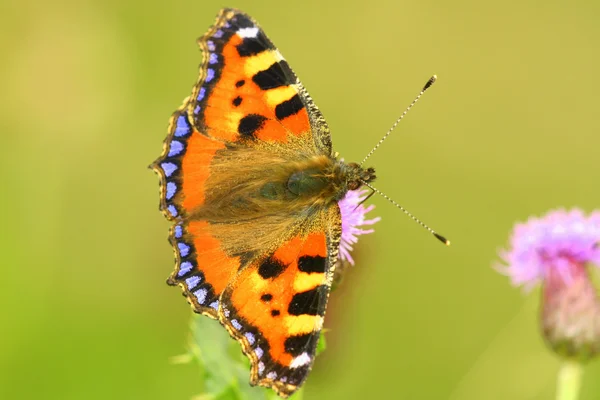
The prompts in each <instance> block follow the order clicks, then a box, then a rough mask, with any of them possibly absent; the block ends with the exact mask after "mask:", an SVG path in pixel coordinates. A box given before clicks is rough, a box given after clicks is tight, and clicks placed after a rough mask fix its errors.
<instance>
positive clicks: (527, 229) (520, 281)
mask: <svg viewBox="0 0 600 400" xmlns="http://www.w3.org/2000/svg"><path fill="white" fill-rule="evenodd" d="M500 257H501V258H502V259H503V261H504V262H505V263H506V264H508V265H507V266H504V267H502V266H500V267H499V269H500V270H501V271H502V272H504V273H505V274H506V275H508V276H509V277H510V278H511V281H512V283H513V284H514V285H515V286H521V285H523V286H525V287H526V288H531V287H533V286H535V284H537V283H538V282H541V281H543V280H544V279H545V278H547V277H548V275H549V274H550V273H551V272H552V273H555V274H557V275H558V276H560V277H561V278H562V279H563V280H564V281H565V282H566V283H569V282H570V280H571V279H572V278H573V277H572V276H571V268H570V267H571V265H572V264H573V263H577V264H586V263H591V264H595V265H596V266H600V212H598V211H597V212H594V213H592V214H591V215H589V216H585V215H584V213H583V212H582V211H581V210H578V209H573V210H571V211H569V212H567V211H565V210H556V211H551V212H549V213H548V214H546V215H545V216H544V217H542V218H535V217H532V218H530V219H529V220H528V221H527V222H525V223H519V224H517V225H516V226H515V228H514V230H513V233H512V236H511V238H510V247H509V249H507V250H502V251H501V252H500Z"/></svg>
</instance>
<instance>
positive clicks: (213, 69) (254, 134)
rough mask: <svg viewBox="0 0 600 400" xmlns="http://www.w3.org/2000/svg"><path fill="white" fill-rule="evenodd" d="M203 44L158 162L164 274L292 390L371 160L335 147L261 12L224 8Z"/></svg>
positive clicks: (265, 380)
mask: <svg viewBox="0 0 600 400" xmlns="http://www.w3.org/2000/svg"><path fill="white" fill-rule="evenodd" d="M198 43H199V46H200V48H201V50H202V54H203V59H202V64H201V67H200V77H199V79H198V82H197V84H196V85H195V86H194V88H193V91H192V95H191V96H190V97H188V98H186V99H185V100H184V101H183V105H182V106H181V107H180V108H179V109H178V110H177V111H176V112H175V113H174V114H173V116H172V117H171V121H170V125H169V133H168V136H167V138H166V140H165V142H164V147H163V153H162V155H161V156H160V157H159V158H158V159H157V160H156V161H155V162H154V163H153V165H152V167H153V168H154V170H155V171H156V172H157V173H158V174H159V176H160V183H161V184H160V209H161V210H162V212H163V213H164V215H165V216H166V218H167V219H169V220H170V221H172V222H173V226H172V228H171V231H170V242H171V244H172V245H173V248H174V251H175V258H176V266H175V270H174V272H173V273H172V275H171V276H170V277H169V279H168V283H169V284H170V285H178V286H180V287H181V289H182V290H183V293H184V295H185V296H186V297H187V300H188V302H189V303H190V304H191V306H192V308H193V310H194V311H195V312H197V313H201V314H204V315H207V316H209V317H211V318H215V319H218V320H219V321H220V323H221V324H222V325H223V326H224V327H225V328H226V329H227V331H228V332H229V333H230V334H231V336H232V337H233V338H235V339H236V340H238V341H239V343H240V344H241V347H242V350H243V352H244V353H245V354H246V356H247V357H248V358H249V359H250V362H251V374H250V375H251V376H250V383H251V384H253V385H261V386H266V387H270V388H272V389H274V390H275V391H276V392H277V394H278V395H280V396H281V397H284V398H285V397H287V396H289V395H291V394H293V393H294V392H295V391H296V390H298V388H299V387H300V386H301V385H302V384H303V382H304V381H305V380H306V378H307V376H308V374H309V372H310V369H311V367H312V364H313V362H314V359H315V351H316V346H317V342H318V339H319V335H320V332H321V330H322V328H323V318H324V315H325V309H326V306H327V300H328V297H329V293H330V289H331V285H332V281H333V277H334V271H335V266H336V262H337V260H338V252H339V246H340V237H341V225H342V220H341V216H340V207H339V206H338V201H340V200H341V199H342V198H344V196H345V195H346V194H347V192H348V191H354V190H357V189H359V188H361V186H363V185H364V184H368V183H369V182H372V181H373V180H374V179H375V170H374V169H373V168H363V167H362V166H361V165H359V164H357V163H346V162H344V161H342V160H340V159H339V158H338V156H337V153H335V152H334V151H333V149H332V144H331V135H330V131H329V128H328V126H327V123H326V122H325V119H324V118H323V115H322V114H321V112H320V111H319V109H318V108H317V107H316V106H315V104H314V103H313V100H312V99H311V97H310V96H309V94H308V93H307V91H306V90H305V89H304V87H303V86H302V84H301V83H300V81H299V80H298V78H297V77H296V75H295V74H294V72H293V71H292V69H291V68H290V66H289V65H288V63H287V62H286V60H285V59H284V58H283V56H282V55H281V53H280V52H279V51H278V50H277V48H276V47H275V46H274V45H273V43H272V42H271V41H270V40H269V39H268V38H267V36H266V35H265V33H264V32H263V30H262V29H261V28H260V27H259V25H258V24H257V23H256V21H254V20H253V19H252V18H251V17H249V16H248V15H246V14H244V13H243V12H241V11H239V10H235V9H230V8H226V9H223V10H221V11H220V12H219V14H218V16H217V20H216V23H215V24H214V26H212V27H211V28H210V29H209V30H208V32H207V33H206V34H205V35H204V36H202V37H201V38H200V39H198Z"/></svg>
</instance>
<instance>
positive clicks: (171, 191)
mask: <svg viewBox="0 0 600 400" xmlns="http://www.w3.org/2000/svg"><path fill="white" fill-rule="evenodd" d="M176 192H177V185H176V184H175V182H167V200H171V199H172V198H173V196H175V193H176Z"/></svg>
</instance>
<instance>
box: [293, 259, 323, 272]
mask: <svg viewBox="0 0 600 400" xmlns="http://www.w3.org/2000/svg"><path fill="white" fill-rule="evenodd" d="M325 266H326V262H325V257H321V256H314V257H313V256H302V257H300V259H298V269H299V270H300V271H302V272H306V273H309V274H311V273H313V272H320V273H324V272H325Z"/></svg>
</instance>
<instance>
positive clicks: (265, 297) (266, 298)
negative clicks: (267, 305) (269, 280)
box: [260, 293, 273, 302]
mask: <svg viewBox="0 0 600 400" xmlns="http://www.w3.org/2000/svg"><path fill="white" fill-rule="evenodd" d="M260 299H261V300H262V301H264V302H268V301H271V300H273V295H272V294H270V293H266V294H263V295H262V296H260Z"/></svg>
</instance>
